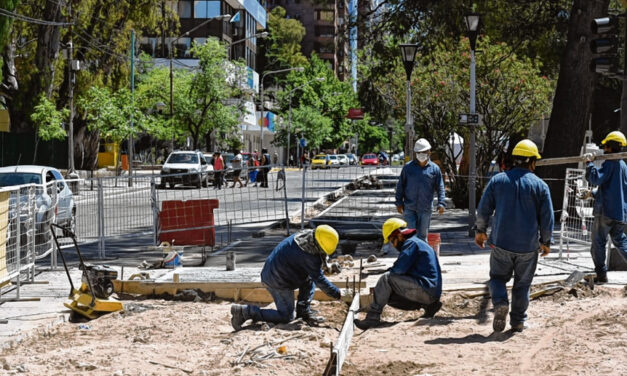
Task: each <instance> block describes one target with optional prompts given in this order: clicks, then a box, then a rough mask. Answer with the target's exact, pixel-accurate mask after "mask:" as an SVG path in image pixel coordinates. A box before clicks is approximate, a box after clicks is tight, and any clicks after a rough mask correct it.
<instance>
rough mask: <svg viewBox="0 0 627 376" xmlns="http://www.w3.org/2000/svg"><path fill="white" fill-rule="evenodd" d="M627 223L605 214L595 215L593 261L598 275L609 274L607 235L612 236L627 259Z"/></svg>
mask: <svg viewBox="0 0 627 376" xmlns="http://www.w3.org/2000/svg"><path fill="white" fill-rule="evenodd" d="M624 229H625V224H624V223H623V222H619V221H617V220H615V219H612V218H608V217H606V216H604V215H595V216H594V222H593V224H592V247H591V248H590V253H591V254H592V261H593V262H594V270H595V271H596V273H597V275H606V274H607V264H606V263H605V245H606V244H607V235H608V234H609V235H610V237H611V238H612V243H614V246H615V247H616V248H618V250H619V251H620V253H621V254H622V256H623V258H624V259H625V260H627V236H626V235H625V231H624Z"/></svg>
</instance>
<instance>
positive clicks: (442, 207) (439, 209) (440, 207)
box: [438, 206, 444, 215]
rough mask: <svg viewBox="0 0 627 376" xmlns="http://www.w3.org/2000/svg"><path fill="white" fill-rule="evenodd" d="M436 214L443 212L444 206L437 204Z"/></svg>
mask: <svg viewBox="0 0 627 376" xmlns="http://www.w3.org/2000/svg"><path fill="white" fill-rule="evenodd" d="M438 214H439V215H442V214H444V206H438Z"/></svg>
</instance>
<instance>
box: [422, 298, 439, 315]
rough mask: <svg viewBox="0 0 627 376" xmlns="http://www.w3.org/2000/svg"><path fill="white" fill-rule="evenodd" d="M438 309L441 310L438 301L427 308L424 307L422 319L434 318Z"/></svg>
mask: <svg viewBox="0 0 627 376" xmlns="http://www.w3.org/2000/svg"><path fill="white" fill-rule="evenodd" d="M440 308H442V302H441V301H439V300H436V301H435V302H433V303H431V304H429V305H428V306H425V313H424V315H422V317H424V318H427V319H430V318H432V317H433V316H435V314H436V313H438V311H439V310H440Z"/></svg>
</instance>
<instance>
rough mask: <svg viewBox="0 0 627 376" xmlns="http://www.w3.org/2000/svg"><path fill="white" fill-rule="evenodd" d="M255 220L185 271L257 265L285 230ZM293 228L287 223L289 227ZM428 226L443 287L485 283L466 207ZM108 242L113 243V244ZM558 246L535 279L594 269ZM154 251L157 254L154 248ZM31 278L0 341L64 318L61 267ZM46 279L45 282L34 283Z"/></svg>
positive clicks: (581, 255)
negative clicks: (232, 258)
mask: <svg viewBox="0 0 627 376" xmlns="http://www.w3.org/2000/svg"><path fill="white" fill-rule="evenodd" d="M265 225H266V226H267V224H265ZM260 226H261V224H259V225H257V226H255V227H254V228H242V229H239V230H238V231H236V234H235V235H234V240H235V239H239V240H237V241H235V242H234V243H232V244H231V245H230V246H228V247H226V248H225V249H222V250H220V251H217V252H215V253H213V254H211V255H210V256H209V258H208V260H207V262H206V263H205V266H204V267H199V268H189V267H186V268H185V271H188V272H191V273H193V274H194V275H197V276H202V275H211V273H203V272H204V271H210V270H216V269H223V268H224V265H225V263H226V261H225V253H226V251H227V250H231V251H234V252H235V253H236V255H237V265H238V267H239V266H245V267H246V269H248V270H250V268H255V267H256V268H259V269H260V268H261V266H262V265H263V262H264V261H265V258H266V257H267V255H268V254H269V253H270V252H271V251H272V249H273V248H274V247H275V246H276V244H278V242H280V241H281V240H282V239H283V238H284V237H285V236H286V233H285V229H282V230H280V229H274V230H267V231H265V232H260V231H259V230H260ZM296 230H297V229H292V233H293V232H294V231H296ZM431 232H434V233H436V232H437V233H440V236H441V240H442V243H441V253H440V254H441V256H440V265H441V268H442V273H443V280H444V290H455V289H465V288H484V287H485V286H486V282H487V280H488V279H489V249H487V248H486V249H480V248H479V247H477V246H476V245H475V244H474V239H473V238H470V237H469V236H468V225H467V216H466V213H465V212H464V211H462V210H450V211H447V212H446V213H445V214H444V215H442V216H439V215H437V214H434V216H433V219H432V227H431ZM262 233H263V234H264V236H263V237H253V236H252V234H255V236H259V235H261V234H262ZM558 236H559V234H556V236H555V237H556V239H558ZM113 246H115V247H116V249H112V248H111V247H113ZM107 247H108V249H109V250H110V254H111V255H115V257H116V259H115V260H107V263H108V264H109V265H111V266H114V267H116V268H117V269H118V271H119V273H120V275H119V276H120V278H122V277H123V278H126V279H127V278H128V277H129V276H130V275H131V274H133V273H136V272H138V271H139V270H138V269H137V268H136V267H134V266H136V265H139V263H141V261H142V260H143V259H145V257H146V256H147V255H146V253H143V252H138V250H133V251H129V250H127V249H125V248H124V245H123V242H119V243H116V244H115V245H114V244H112V243H109V244H108V246H107ZM558 252H559V250H558V248H557V246H555V247H554V248H552V253H551V254H550V255H549V256H548V257H546V258H541V259H540V260H539V263H538V268H537V270H536V277H535V278H534V283H540V282H546V281H555V280H563V279H566V277H567V276H568V275H569V274H570V273H571V272H572V271H574V270H581V271H584V272H591V271H592V270H593V267H592V260H591V258H590V254H589V249H586V247H583V246H575V245H572V244H571V246H570V253H569V254H568V255H567V254H566V253H564V255H563V258H562V259H561V260H560V259H558ZM86 253H87V254H88V256H93V255H91V254H90V253H89V252H86ZM156 256H157V257H158V253H157V254H156ZM389 256H390V257H388V258H387V260H386V259H380V260H381V261H384V262H385V263H392V262H393V261H394V257H393V255H389ZM567 256H568V258H567ZM88 258H93V257H88ZM59 263H61V261H59ZM122 267H123V269H122ZM122 270H123V275H122ZM142 271H145V270H142ZM148 272H149V273H150V275H151V278H155V279H158V278H159V277H160V276H164V275H166V274H167V273H169V272H171V269H153V270H148ZM80 275H81V273H80V271H78V270H77V269H76V267H72V268H71V277H72V280H73V281H74V283H75V284H79V283H80ZM608 275H609V279H610V282H611V283H610V284H608V286H622V285H625V284H627V272H610V273H609V274H608ZM375 280H376V278H375ZM35 281H36V282H38V284H31V285H22V287H21V297H22V298H40V300H39V301H23V302H5V303H3V304H2V305H0V312H1V313H0V319H5V320H8V323H6V324H0V347H4V346H7V345H9V344H10V343H11V342H12V341H17V340H20V339H22V338H24V337H25V336H28V335H29V333H30V332H32V331H33V330H47V329H46V328H49V327H51V326H52V325H55V324H56V323H59V322H63V321H64V320H67V318H68V316H69V310H68V309H66V308H65V307H64V306H63V303H64V302H65V301H66V299H67V296H68V294H69V292H70V284H69V282H68V279H67V275H66V273H65V270H64V269H62V268H61V269H58V270H46V271H43V272H41V273H39V274H38V275H37V276H36V277H35ZM46 281H47V282H48V283H47V284H40V283H39V282H46ZM3 291H4V290H3ZM14 296H15V292H14V291H13V292H9V293H7V294H5V295H4V296H3V297H2V298H3V299H9V298H12V297H14Z"/></svg>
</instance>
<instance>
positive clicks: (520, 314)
mask: <svg viewBox="0 0 627 376" xmlns="http://www.w3.org/2000/svg"><path fill="white" fill-rule="evenodd" d="M537 265H538V252H537V251H532V252H525V253H516V252H510V251H506V250H504V249H502V248H499V247H494V248H493V249H492V252H490V295H491V296H492V305H494V306H495V307H496V306H498V305H509V301H508V300H507V288H506V286H505V285H506V284H507V282H508V281H509V280H510V279H511V278H512V274H514V287H513V288H512V308H511V310H510V314H509V316H510V323H511V324H512V325H516V324H520V323H523V322H524V321H525V320H526V319H527V308H528V307H529V289H530V288H531V282H532V280H533V275H534V274H535V272H536V266H537Z"/></svg>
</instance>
